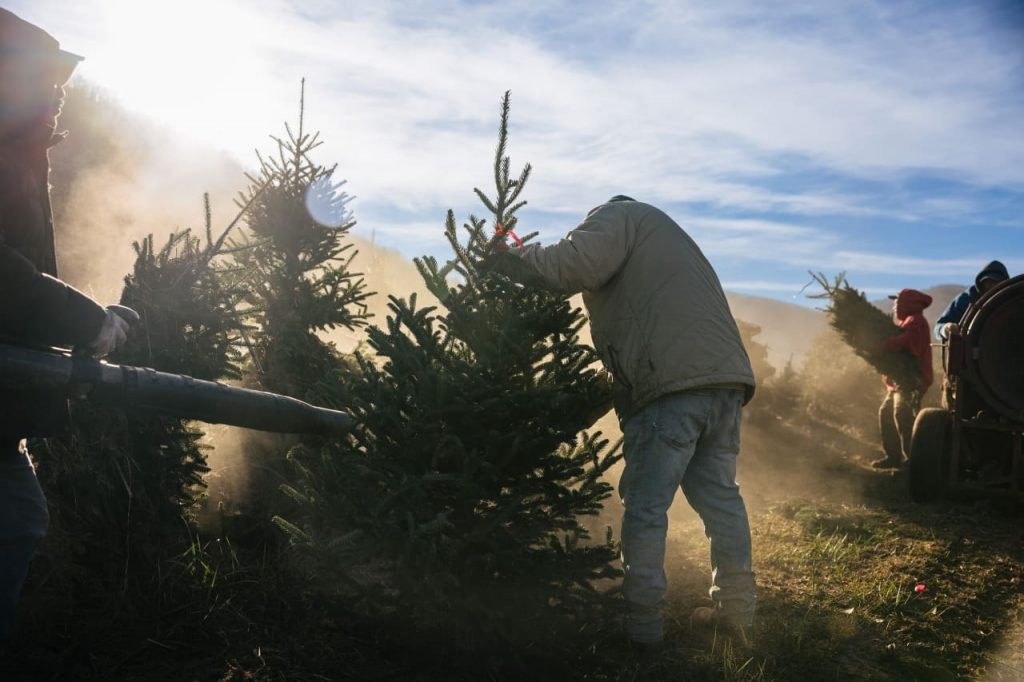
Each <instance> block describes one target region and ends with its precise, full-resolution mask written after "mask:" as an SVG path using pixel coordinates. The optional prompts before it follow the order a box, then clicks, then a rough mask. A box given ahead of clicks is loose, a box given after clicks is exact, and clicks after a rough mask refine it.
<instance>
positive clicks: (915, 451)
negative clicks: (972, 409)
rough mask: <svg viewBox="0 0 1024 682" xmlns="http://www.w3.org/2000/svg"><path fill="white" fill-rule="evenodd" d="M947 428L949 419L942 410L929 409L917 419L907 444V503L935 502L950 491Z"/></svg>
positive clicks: (920, 413) (948, 429)
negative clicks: (908, 445)
mask: <svg viewBox="0 0 1024 682" xmlns="http://www.w3.org/2000/svg"><path fill="white" fill-rule="evenodd" d="M950 426H951V423H950V416H949V413H948V412H946V411H945V410H940V409H938V408H935V407H929V408H925V409H923V410H921V412H919V413H918V415H917V420H916V421H915V422H914V434H913V437H912V439H911V441H910V463H909V471H908V476H907V478H908V479H909V482H910V499H912V500H914V502H919V503H924V502H937V501H938V500H941V499H944V498H945V497H946V492H947V489H948V488H949V485H948V481H949V455H950V453H949V432H950Z"/></svg>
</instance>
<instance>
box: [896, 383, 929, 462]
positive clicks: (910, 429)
mask: <svg viewBox="0 0 1024 682" xmlns="http://www.w3.org/2000/svg"><path fill="white" fill-rule="evenodd" d="M890 395H891V396H892V397H893V408H892V412H893V422H894V423H895V424H896V431H897V432H898V433H899V440H900V445H901V449H902V451H903V456H904V457H906V458H907V459H910V441H911V436H912V435H913V433H914V420H915V419H916V418H917V413H918V412H919V411H920V409H921V394H920V393H919V392H917V391H896V392H894V393H890Z"/></svg>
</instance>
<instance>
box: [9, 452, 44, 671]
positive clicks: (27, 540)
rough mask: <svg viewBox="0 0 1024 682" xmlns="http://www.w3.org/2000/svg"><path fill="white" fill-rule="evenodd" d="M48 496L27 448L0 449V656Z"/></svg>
mask: <svg viewBox="0 0 1024 682" xmlns="http://www.w3.org/2000/svg"><path fill="white" fill-rule="evenodd" d="M48 523H49V514H48V513H47V510H46V498H45V496H44V495H43V491H42V489H41V488H40V487H39V481H38V480H36V474H35V470H34V469H33V468H32V464H31V463H30V462H29V459H28V455H27V453H25V452H23V451H22V452H18V453H16V454H12V453H11V452H3V453H0V656H2V655H3V652H4V651H5V650H6V648H7V643H8V641H9V640H10V636H11V631H12V629H13V627H14V610H15V605H16V604H17V601H18V594H19V593H20V592H21V586H22V583H23V582H24V581H25V576H26V575H27V574H28V566H29V562H30V560H31V559H32V555H33V554H34V553H35V549H36V545H38V544H39V541H40V540H41V539H42V537H43V535H45V533H46V527H47V525H48Z"/></svg>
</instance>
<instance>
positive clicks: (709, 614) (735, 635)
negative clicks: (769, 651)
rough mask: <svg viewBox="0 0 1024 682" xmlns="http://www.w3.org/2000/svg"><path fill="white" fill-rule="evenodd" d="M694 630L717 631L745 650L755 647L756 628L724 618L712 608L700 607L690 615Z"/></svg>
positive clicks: (691, 625)
mask: <svg viewBox="0 0 1024 682" xmlns="http://www.w3.org/2000/svg"><path fill="white" fill-rule="evenodd" d="M690 627H691V628H692V629H704V630H710V629H715V630H717V631H718V632H719V633H721V634H724V635H726V636H727V637H729V638H730V639H732V641H733V643H734V644H736V645H738V646H740V647H742V648H743V649H750V648H751V647H753V646H754V628H753V626H752V625H747V624H745V623H740V622H738V621H736V620H734V619H732V618H727V617H723V616H722V614H721V612H720V611H719V610H718V609H716V608H714V607H711V606H698V607H697V608H695V609H694V610H693V613H691V614H690Z"/></svg>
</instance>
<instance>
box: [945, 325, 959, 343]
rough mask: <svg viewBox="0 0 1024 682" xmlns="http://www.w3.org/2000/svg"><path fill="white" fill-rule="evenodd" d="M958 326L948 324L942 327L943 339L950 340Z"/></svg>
mask: <svg viewBox="0 0 1024 682" xmlns="http://www.w3.org/2000/svg"><path fill="white" fill-rule="evenodd" d="M957 326H958V325H957V324H956V322H947V323H946V324H944V325H942V338H944V339H948V338H949V335H950V334H952V333H953V332H954V331H956V328H957Z"/></svg>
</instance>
